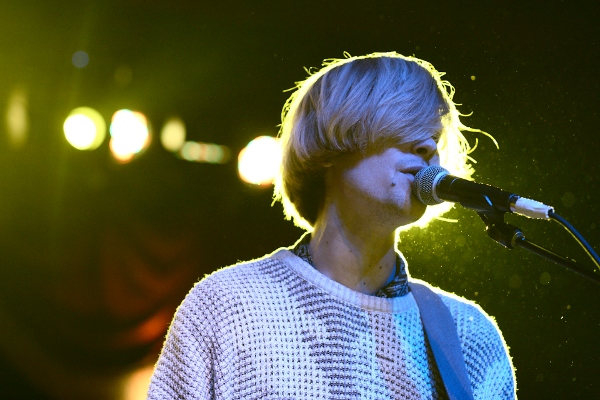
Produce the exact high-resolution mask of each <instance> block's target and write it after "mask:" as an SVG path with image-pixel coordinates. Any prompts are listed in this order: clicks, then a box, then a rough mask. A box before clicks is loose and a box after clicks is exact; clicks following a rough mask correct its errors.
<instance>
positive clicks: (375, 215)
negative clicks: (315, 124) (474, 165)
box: [326, 138, 439, 229]
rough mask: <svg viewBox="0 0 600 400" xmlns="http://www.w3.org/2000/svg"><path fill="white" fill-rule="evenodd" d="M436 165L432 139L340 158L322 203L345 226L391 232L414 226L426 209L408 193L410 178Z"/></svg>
mask: <svg viewBox="0 0 600 400" xmlns="http://www.w3.org/2000/svg"><path fill="white" fill-rule="evenodd" d="M437 164H439V156H438V154H437V144H436V142H435V140H434V139H433V138H430V139H427V140H424V141H422V142H419V143H417V144H416V145H406V146H400V147H392V148H388V149H385V150H382V151H378V152H373V153H367V154H349V155H344V156H342V157H341V158H340V159H338V161H337V162H336V163H334V164H333V165H332V166H331V168H330V171H329V172H328V179H327V189H326V202H327V201H333V202H335V204H336V207H337V209H338V212H339V213H340V217H341V218H342V219H343V220H345V221H346V222H347V223H352V221H355V222H356V223H361V224H364V223H366V221H372V223H374V224H379V225H380V226H382V227H386V228H390V227H392V229H395V228H397V227H398V226H401V225H406V224H409V223H412V222H415V221H416V220H418V219H419V218H421V216H423V213H424V212H425V209H426V206H425V205H424V204H423V203H421V202H420V201H419V200H418V199H417V198H416V197H415V195H414V194H413V193H412V190H411V185H412V182H413V180H414V175H415V174H416V173H417V172H418V171H420V170H421V169H422V168H424V167H426V166H428V165H437Z"/></svg>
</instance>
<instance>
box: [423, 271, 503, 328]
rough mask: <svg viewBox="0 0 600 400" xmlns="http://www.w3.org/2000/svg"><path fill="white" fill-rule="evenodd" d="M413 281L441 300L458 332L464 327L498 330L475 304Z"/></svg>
mask: <svg viewBox="0 0 600 400" xmlns="http://www.w3.org/2000/svg"><path fill="white" fill-rule="evenodd" d="M413 281H414V282H416V283H420V284H422V285H425V286H427V287H429V288H430V289H431V290H432V291H433V292H434V293H436V294H437V295H438V296H439V297H440V298H441V299H442V301H443V302H444V304H445V305H446V307H448V309H449V310H450V314H452V317H453V318H454V321H455V323H456V325H457V327H458V328H459V330H460V329H461V327H465V326H471V327H478V329H484V330H493V331H498V330H499V329H498V326H497V324H496V321H495V320H494V318H493V317H492V316H490V315H489V314H487V313H486V312H485V311H484V310H483V308H481V306H480V305H479V304H477V303H476V302H474V301H472V300H468V299H466V298H465V297H462V296H459V295H457V294H455V293H451V292H448V291H445V290H443V289H440V288H439V287H435V286H433V285H431V284H429V283H427V282H424V281H421V280H418V279H413Z"/></svg>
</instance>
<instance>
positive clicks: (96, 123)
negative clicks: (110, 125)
mask: <svg viewBox="0 0 600 400" xmlns="http://www.w3.org/2000/svg"><path fill="white" fill-rule="evenodd" d="M63 131H64V133H65V137H66V138H67V141H68V142H69V144H71V146H73V147H75V148H76V149H78V150H94V149H96V148H98V146H100V145H101V144H102V142H103V141H104V138H105V137H106V123H105V122H104V118H102V115H100V113H99V112H98V111H96V110H94V109H93V108H89V107H79V108H76V109H74V110H73V111H71V112H70V113H69V116H68V117H67V119H66V120H65V122H64V124H63Z"/></svg>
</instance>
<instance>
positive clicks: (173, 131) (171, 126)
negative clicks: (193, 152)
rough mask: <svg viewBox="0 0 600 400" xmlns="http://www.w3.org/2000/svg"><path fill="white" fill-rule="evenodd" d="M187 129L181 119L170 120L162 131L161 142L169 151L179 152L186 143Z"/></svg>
mask: <svg viewBox="0 0 600 400" xmlns="http://www.w3.org/2000/svg"><path fill="white" fill-rule="evenodd" d="M185 136H186V129H185V124H184V123H183V121H182V120H181V118H177V117H173V118H169V119H168V120H167V121H166V122H165V124H164V125H163V128H162V130H161V131H160V142H161V143H162V145H163V147H164V148H165V149H167V150H169V151H172V152H175V151H179V150H180V149H181V148H182V147H183V145H184V143H185Z"/></svg>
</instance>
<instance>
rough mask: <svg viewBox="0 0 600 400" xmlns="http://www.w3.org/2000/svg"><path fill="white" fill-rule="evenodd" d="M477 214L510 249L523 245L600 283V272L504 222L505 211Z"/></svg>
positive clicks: (492, 235) (499, 241)
mask: <svg viewBox="0 0 600 400" xmlns="http://www.w3.org/2000/svg"><path fill="white" fill-rule="evenodd" d="M477 214H478V215H479V217H481V219H482V220H483V222H484V223H485V225H486V232H487V234H488V236H489V237H491V238H492V239H494V240H495V241H496V242H498V243H500V244H501V245H503V246H504V247H506V248H509V249H514V248H515V247H521V248H523V249H525V250H528V251H530V252H532V253H534V254H537V255H538V256H541V257H543V258H545V259H546V260H549V261H552V262H554V263H556V264H558V265H562V266H563V267H565V268H568V269H570V270H572V271H574V272H576V273H578V274H579V275H581V276H584V277H586V278H588V279H590V280H592V281H594V282H596V283H600V274H598V273H596V272H592V271H591V270H590V269H588V268H585V267H582V266H581V265H579V264H577V262H576V261H575V260H573V259H568V258H565V257H563V256H560V255H558V254H556V253H554V252H552V251H550V250H548V249H545V248H544V247H542V246H540V245H537V244H535V243H533V242H531V241H529V240H527V239H526V238H525V235H524V234H523V232H522V231H521V229H519V228H518V227H516V226H514V225H511V224H508V223H506V222H504V214H505V213H504V212H500V211H478V212H477Z"/></svg>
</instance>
